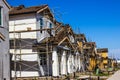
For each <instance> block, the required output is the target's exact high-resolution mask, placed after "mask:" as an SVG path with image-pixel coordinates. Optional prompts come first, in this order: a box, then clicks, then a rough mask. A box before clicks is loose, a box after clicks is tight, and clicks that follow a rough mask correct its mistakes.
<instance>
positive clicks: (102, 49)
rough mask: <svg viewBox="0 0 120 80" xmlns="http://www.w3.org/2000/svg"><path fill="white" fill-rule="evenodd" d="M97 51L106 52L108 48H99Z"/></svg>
mask: <svg viewBox="0 0 120 80" xmlns="http://www.w3.org/2000/svg"><path fill="white" fill-rule="evenodd" d="M97 52H98V53H102V52H108V48H99V49H97Z"/></svg>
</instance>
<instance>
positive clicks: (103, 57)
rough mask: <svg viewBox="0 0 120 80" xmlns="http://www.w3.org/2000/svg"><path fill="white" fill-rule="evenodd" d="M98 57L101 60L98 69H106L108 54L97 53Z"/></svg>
mask: <svg viewBox="0 0 120 80" xmlns="http://www.w3.org/2000/svg"><path fill="white" fill-rule="evenodd" d="M99 56H100V57H101V58H102V61H100V69H104V68H107V66H108V53H107V52H102V53H99Z"/></svg>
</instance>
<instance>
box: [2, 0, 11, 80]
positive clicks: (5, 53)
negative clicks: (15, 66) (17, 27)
mask: <svg viewBox="0 0 120 80" xmlns="http://www.w3.org/2000/svg"><path fill="white" fill-rule="evenodd" d="M9 9H10V7H9V5H8V3H7V2H6V0H0V80H10V57H9V27H8V21H9V18H8V11H9Z"/></svg>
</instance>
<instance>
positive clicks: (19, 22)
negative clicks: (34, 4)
mask: <svg viewBox="0 0 120 80" xmlns="http://www.w3.org/2000/svg"><path fill="white" fill-rule="evenodd" d="M9 26H10V29H9V31H20V30H27V29H28V28H31V30H35V29H36V18H35V15H34V14H24V15H16V16H10V21H9ZM15 37H16V38H18V37H19V34H17V33H16V34H15ZM12 38H14V34H10V39H12ZM21 38H32V39H36V38H37V36H36V32H26V33H21Z"/></svg>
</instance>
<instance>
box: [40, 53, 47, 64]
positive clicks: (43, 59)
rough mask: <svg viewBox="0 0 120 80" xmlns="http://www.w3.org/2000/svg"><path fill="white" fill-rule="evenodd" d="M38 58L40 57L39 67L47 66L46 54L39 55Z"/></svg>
mask: <svg viewBox="0 0 120 80" xmlns="http://www.w3.org/2000/svg"><path fill="white" fill-rule="evenodd" d="M39 57H40V65H46V64H47V56H46V54H39Z"/></svg>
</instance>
